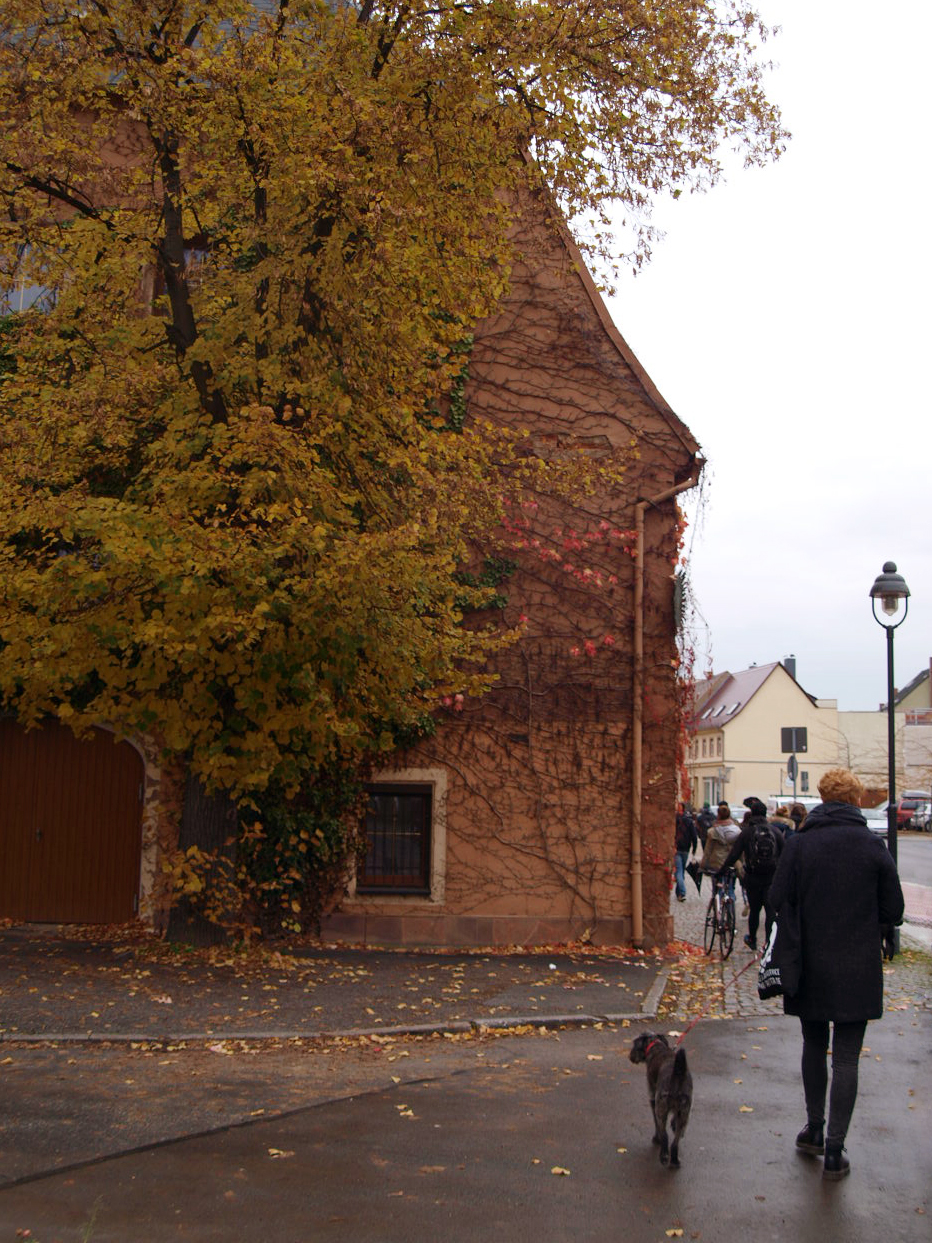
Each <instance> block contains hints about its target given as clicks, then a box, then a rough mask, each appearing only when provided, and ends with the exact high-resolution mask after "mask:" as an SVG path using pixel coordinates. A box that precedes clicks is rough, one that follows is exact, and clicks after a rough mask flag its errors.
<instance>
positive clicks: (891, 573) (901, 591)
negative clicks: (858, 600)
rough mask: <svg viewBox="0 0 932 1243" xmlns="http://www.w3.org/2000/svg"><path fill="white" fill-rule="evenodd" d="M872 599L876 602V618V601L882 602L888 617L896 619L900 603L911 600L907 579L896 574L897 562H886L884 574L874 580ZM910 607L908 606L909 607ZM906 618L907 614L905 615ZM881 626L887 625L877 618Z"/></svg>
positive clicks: (875, 614)
mask: <svg viewBox="0 0 932 1243" xmlns="http://www.w3.org/2000/svg"><path fill="white" fill-rule="evenodd" d="M870 594H871V599H872V601H874V616H875V617H877V610H876V601H877V600H879V601H880V607H881V609H882V610H883V612H884V614H885V615H886V616H887V617H890V618H892V617H895V616H896V614H897V612H898V611H899V608H900V601H901V600H902V601H904V602H905V601H906V600H907V599H908V598H909V588H908V587H907V586H906V579H905V578H904V577H903V575H902V574H897V572H896V562H895V561H885V562H884V567H883V573H882V574H878V575H877V577H876V578H875V579H874V585H873V587H871V591H870ZM907 607H908V606H907ZM903 616H904V617H905V616H906V614H905V613H904V614H903ZM877 620H878V621H879V622H880V624H881V625H884V626H885V625H887V623H886V622H885V621H884V620H883V618H880V617H877Z"/></svg>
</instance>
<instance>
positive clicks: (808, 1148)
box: [796, 1122, 825, 1157]
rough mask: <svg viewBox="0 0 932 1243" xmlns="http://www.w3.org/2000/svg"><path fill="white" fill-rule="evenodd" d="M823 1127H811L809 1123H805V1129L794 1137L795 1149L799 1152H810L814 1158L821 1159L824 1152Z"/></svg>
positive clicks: (821, 1125)
mask: <svg viewBox="0 0 932 1243" xmlns="http://www.w3.org/2000/svg"><path fill="white" fill-rule="evenodd" d="M823 1125H824V1124H820V1125H819V1126H813V1124H812V1123H811V1122H807V1123H806V1125H805V1127H803V1129H802V1130H801V1131H800V1133H799V1134H798V1135H797V1136H796V1147H797V1148H798V1149H799V1151H800V1152H811V1153H812V1155H813V1156H814V1157H821V1155H822V1153H823V1152H824V1151H825V1140H824V1138H823V1130H822V1127H823Z"/></svg>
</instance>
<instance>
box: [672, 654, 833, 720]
mask: <svg viewBox="0 0 932 1243" xmlns="http://www.w3.org/2000/svg"><path fill="white" fill-rule="evenodd" d="M780 668H782V669H783V672H784V673H786V676H787V677H788V678H790V679H791V681H793V682H794V683H796V685H797V686H799V683H798V682H796V679H795V678H794V677H793V675H792V674H791V673H789V672H788V671H787V669H786V667H785V666H784V665H782V664H781V662H780V661H778V660H775V661H773V662H772V663H771V664H769V665H752V666H751V668H750V669H742V670H741V671H740V672H739V673H724V674H719V675H718V677H717V678H710V679H708V680H707V681H706V682H700V683H699V684H698V685H697V687H696V699H695V713H694V715H693V721H692V728H693V729H696V730H699V729H721V727H722V726H723V725H727V724H728V722H729V721H733V720H734V718H735V717H736V716H737V715H738V713H739V712H740V711H741V709H742V708H743V707H744V706H745V704H747V703H748V702H749V701H750V700H751V699H752V698H753V697H754V695H756V694H757V692H758V691H759V690H760V688H761V687H762V686H763V685H764V683H765V682H766V681H767V679H768V678H769V677H770V675H771V674H772V673H773V672H774V670H775V669H780ZM713 683H714V685H712V684H713ZM710 685H711V686H712V689H711V693H709V692H708V691H707V692H706V693H705V695H704V697H703V698H700V697H699V695H700V691H701V689H702V688H705V687H708V686H710ZM799 689H800V691H802V693H803V694H804V695H805V696H806V698H807V699H809V700H811V701H812V703H815V699H814V698H813V696H812V695H810V694H809V692H808V691H804V690H803V688H802V687H801V686H799Z"/></svg>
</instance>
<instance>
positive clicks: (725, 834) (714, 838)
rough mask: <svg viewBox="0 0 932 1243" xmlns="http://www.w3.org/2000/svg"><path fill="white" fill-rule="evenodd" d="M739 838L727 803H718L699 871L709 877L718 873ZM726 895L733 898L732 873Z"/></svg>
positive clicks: (739, 831) (739, 834)
mask: <svg viewBox="0 0 932 1243" xmlns="http://www.w3.org/2000/svg"><path fill="white" fill-rule="evenodd" d="M740 836H741V830H740V829H739V828H738V826H737V824H735V822H734V820H732V818H731V808H730V807H729V806H728V804H727V803H719V805H718V814H717V815H716V817H715V822H714V824H713V825H712V826H711V828H710V829H709V833H708V836H707V837H706V839H705V849H704V850H703V852H702V860H701V862H700V864H699V870H700V871H701V872H704V873H707V874H709V875H712V874H714V873H715V872H718V871H719V869H720V868H721V867H722V865H723V864H724V862H725V860H726V859H727V858H728V856H729V854H730V853H731V848H732V846H733V845H734V844H735V842H736V841H737V840H738V838H739V837H740ZM728 893H729V895H730V896H731V897H732V898H734V896H735V875H734V872H732V873H731V874H730V876H729V878H728Z"/></svg>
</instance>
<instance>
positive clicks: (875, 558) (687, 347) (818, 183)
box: [609, 0, 932, 709]
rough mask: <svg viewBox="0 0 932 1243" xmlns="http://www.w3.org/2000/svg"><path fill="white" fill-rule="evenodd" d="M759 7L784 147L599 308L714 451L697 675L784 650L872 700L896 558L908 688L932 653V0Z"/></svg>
mask: <svg viewBox="0 0 932 1243" xmlns="http://www.w3.org/2000/svg"><path fill="white" fill-rule="evenodd" d="M760 10H761V13H762V15H763V17H764V18H765V20H767V21H769V22H770V23H771V24H779V25H781V26H782V28H783V29H782V33H781V34H780V35H778V36H777V37H776V38H775V39H773V40H772V41H770V42H769V43H768V44H767V47H766V53H767V55H769V57H770V58H771V59H773V60H774V61H776V62H778V67H777V69H776V70H775V72H774V73H773V74H772V75H771V77H770V88H769V89H770V93H771V95H772V96H773V98H775V99H776V100H777V101H778V102H779V103H780V104H781V106H782V108H783V110H784V116H785V121H786V124H787V126H788V128H789V129H790V130H791V131H792V133H793V140H792V142H791V143H790V145H789V149H788V151H787V153H786V155H785V156H784V157H783V159H782V160H780V161H779V162H778V163H777V164H776V165H774V166H772V167H770V168H767V169H764V170H750V171H745V170H743V169H741V168H740V167H738V168H736V169H735V171H734V172H732V173H731V174H730V175H729V180H728V183H727V184H725V185H722V186H719V187H718V188H716V189H715V190H713V191H711V192H710V193H709V194H706V195H704V196H692V197H689V198H686V199H680V200H679V201H677V202H675V203H674V202H672V201H670V202H665V203H664V204H662V206H661V207H660V208H659V209H658V212H657V213H656V216H655V223H657V224H659V225H660V227H662V228H663V229H664V230H665V231H666V238H665V239H664V240H662V241H660V242H659V243H658V244H657V246H656V249H655V253H654V259H653V260H652V262H651V264H650V265H649V267H648V268H647V269H646V270H645V271H643V272H642V273H641V274H640V275H638V276H636V277H635V276H631V275H627V276H624V277H623V278H622V279H621V281H620V282H619V285H618V293H617V295H616V297H614V298H613V299H610V301H609V306H610V309H611V311H612V314H613V316H614V318H615V321H616V323H617V324H618V327H619V329H620V330H621V332H622V334H623V335H624V337H625V338H626V340H627V341H628V343H629V344H630V345H631V347H632V349H633V350H634V352H635V353H636V354H637V356H638V358H639V359H640V361H641V362H642V363H643V365H644V366H645V367H646V369H647V371H648V373H649V374H650V376H651V378H652V379H653V380H654V382H655V383H656V385H657V387H658V388H659V389H660V391H661V392H662V393H663V394H664V396H665V397H666V398H667V400H668V401H669V402H670V404H671V405H672V406H673V408H674V409H675V410H676V412H677V413H678V414H679V415H680V417H681V418H682V419H683V420H684V422H685V423H686V424H687V425H688V426H689V427H690V429H691V430H692V432H693V434H694V435H695V436H696V437H697V439H698V440H699V442H700V443H701V445H702V446H703V449H704V451H705V453H706V456H707V457H708V460H709V467H708V472H707V473H708V479H707V483H706V487H705V496H704V500H703V503H702V505H701V507H700V509H699V512H698V513H697V507H696V505H695V503H693V504H692V505H691V506H690V514H691V517H692V518H693V526H692V527H691V530H690V532H689V533H688V536H687V540H688V544H687V546H688V548H689V549H690V551H691V555H690V562H691V573H692V580H693V586H694V589H695V593H696V596H697V600H698V605H699V609H700V611H701V614H702V620H703V621H704V622H705V623H706V624H707V626H708V629H707V630H703V629H701V628H700V630H699V631H698V632H697V635H696V638H697V653H698V668H699V670H705V669H706V668H707V667H708V664H709V659H710V657H711V663H712V665H713V666H714V668H715V670H716V671H719V670H722V669H726V668H728V669H732V670H735V669H740V668H745V667H747V666H748V665H750V664H751V663H753V662H755V661H756V662H757V663H759V664H763V663H765V662H767V661H771V660H779V659H781V658H782V657H783V656H786V655H788V654H789V653H794V654H795V655H796V658H797V677H798V679H799V681H800V683H801V684H802V686H803V687H804V688H805V689H806V690H808V691H809V692H810V693H812V694H814V695H817V696H819V697H824V698H837V699H838V701H839V707H841V708H844V709H852V708H876V707H877V705H878V704H879V703H880V701H881V700H883V699H885V698H886V656H885V645H884V636H883V633H882V632H881V629H880V627H879V626H878V625H877V624H876V623H875V622H874V620H873V618H872V616H871V610H870V600H869V598H868V592H869V590H870V587H871V584H872V583H873V581H874V578H875V576H876V575H877V574H879V573H880V571H881V567H882V565H883V563H884V561H886V560H893V561H895V562H896V563H897V565H898V566H899V569H900V572H901V573H902V574H903V575H904V576H905V578H906V580H907V582H908V584H909V587H910V590H911V591H912V598H911V600H910V608H909V614H908V617H907V619H906V621H905V622H904V624H903V625H902V626H901V627H900V628H899V629H898V630H897V631H896V682H897V685H898V686H903V685H905V683H906V682H908V681H909V680H910V679H911V678H912V677H914V676H915V675H916V674H917V673H918V672H919V671H920V670H921V669H923V668H925V667H926V666H927V665H928V662H929V658H930V656H932V538H930V535H929V532H930V529H932V425H930V417H929V416H930V404H932V403H930V380H929V377H928V360H929V357H930V353H932V351H930V346H929V329H930V315H929V290H930V287H932V239H930V229H929V224H928V216H929V189H930V173H929V161H928V119H927V115H928V114H927V99H926V95H927V82H928V67H927V64H926V57H927V53H928V48H929V47H930V46H932V6H930V5H928V3H927V2H926V0H922V2H920V0H904V2H903V3H901V4H899V5H897V6H896V7H895V8H893V9H890V10H884V12H883V13H882V14H881V13H880V11H879V10H878V9H877V7H876V5H873V4H872V5H870V6H868V5H867V4H866V3H865V2H864V0H844V2H842V0H819V3H818V4H813V3H812V0H766V2H765V3H762V4H761V5H760Z"/></svg>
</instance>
